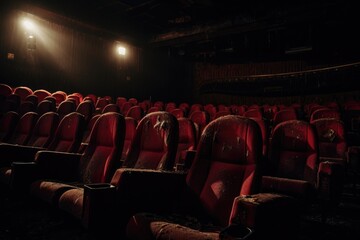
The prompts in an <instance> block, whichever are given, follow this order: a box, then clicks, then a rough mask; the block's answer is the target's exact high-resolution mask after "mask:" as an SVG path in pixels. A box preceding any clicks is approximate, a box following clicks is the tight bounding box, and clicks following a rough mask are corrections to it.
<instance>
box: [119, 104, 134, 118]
mask: <svg viewBox="0 0 360 240" xmlns="http://www.w3.org/2000/svg"><path fill="white" fill-rule="evenodd" d="M132 106H134V104H133V103H131V102H125V103H124V104H123V105H122V107H121V113H122V114H123V115H124V116H126V114H127V112H128V111H129V109H130V108H131V107H132Z"/></svg>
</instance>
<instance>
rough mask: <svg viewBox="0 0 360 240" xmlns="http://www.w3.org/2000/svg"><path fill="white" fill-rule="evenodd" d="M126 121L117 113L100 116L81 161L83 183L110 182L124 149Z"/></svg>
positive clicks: (80, 174) (80, 176)
mask: <svg viewBox="0 0 360 240" xmlns="http://www.w3.org/2000/svg"><path fill="white" fill-rule="evenodd" d="M124 137H125V119H124V117H123V115H121V114H119V113H116V112H108V113H104V114H101V115H99V117H98V119H97V120H96V122H95V124H94V126H93V128H92V131H91V135H90V140H89V144H88V146H87V147H86V149H85V151H84V153H83V155H82V157H81V159H80V166H79V169H80V172H79V179H80V180H82V182H83V183H104V182H109V181H110V180H111V177H112V176H113V174H114V172H115V170H116V168H118V167H119V164H120V163H119V162H120V161H119V159H120V156H121V151H122V149H123V144H124Z"/></svg>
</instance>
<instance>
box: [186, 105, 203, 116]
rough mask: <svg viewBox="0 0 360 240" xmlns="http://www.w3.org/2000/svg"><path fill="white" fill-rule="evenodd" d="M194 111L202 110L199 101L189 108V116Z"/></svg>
mask: <svg viewBox="0 0 360 240" xmlns="http://www.w3.org/2000/svg"><path fill="white" fill-rule="evenodd" d="M195 111H204V106H203V105H202V104H200V103H193V104H191V106H190V109H189V116H191V114H192V113H193V112H195Z"/></svg>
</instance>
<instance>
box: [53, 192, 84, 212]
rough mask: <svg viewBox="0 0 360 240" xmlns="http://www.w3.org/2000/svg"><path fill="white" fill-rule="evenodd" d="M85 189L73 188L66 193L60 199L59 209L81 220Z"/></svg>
mask: <svg viewBox="0 0 360 240" xmlns="http://www.w3.org/2000/svg"><path fill="white" fill-rule="evenodd" d="M83 198H84V189H83V188H73V189H70V190H67V191H66V192H64V193H63V194H62V195H61V197H60V199H59V208H60V209H62V210H64V211H66V212H68V213H71V214H72V215H73V216H74V217H75V218H78V219H81V217H82V212H83V211H82V210H83V202H84V201H83Z"/></svg>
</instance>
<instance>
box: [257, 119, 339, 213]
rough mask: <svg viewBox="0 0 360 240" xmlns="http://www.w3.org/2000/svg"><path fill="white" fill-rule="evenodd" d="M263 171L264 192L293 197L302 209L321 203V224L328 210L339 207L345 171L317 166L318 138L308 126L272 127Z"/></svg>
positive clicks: (336, 166) (292, 123) (293, 122)
mask: <svg viewBox="0 0 360 240" xmlns="http://www.w3.org/2000/svg"><path fill="white" fill-rule="evenodd" d="M264 169H265V170H264V171H265V173H264V176H263V180H262V191H263V192H275V193H281V194H286V195H290V196H293V197H296V198H297V199H299V200H300V202H301V203H302V206H303V207H305V208H306V207H309V204H312V203H316V202H320V209H319V210H320V211H321V212H322V217H323V220H325V219H326V216H327V213H328V210H329V208H328V207H329V206H331V207H333V206H335V205H337V203H338V199H339V196H340V194H341V188H342V187H341V186H342V184H343V174H344V170H343V168H342V167H341V165H339V164H332V163H329V162H327V161H325V162H320V159H319V139H318V135H317V132H316V130H315V127H314V126H313V125H312V124H310V123H309V122H306V121H302V120H289V121H285V122H282V123H279V124H278V125H277V126H276V127H275V129H274V131H273V133H272V137H271V141H270V146H269V156H268V160H267V161H266V165H265V168H264ZM334 189H336V190H334Z"/></svg>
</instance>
